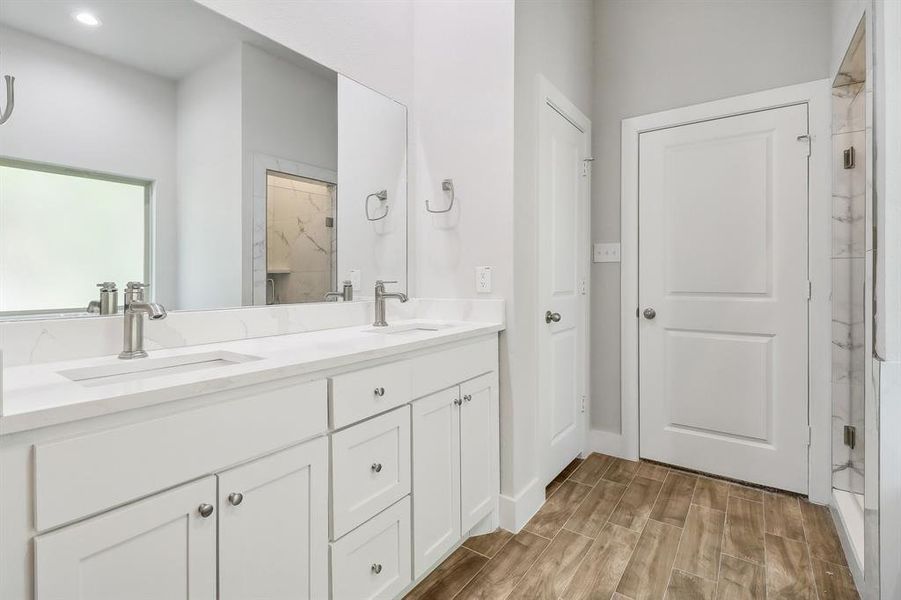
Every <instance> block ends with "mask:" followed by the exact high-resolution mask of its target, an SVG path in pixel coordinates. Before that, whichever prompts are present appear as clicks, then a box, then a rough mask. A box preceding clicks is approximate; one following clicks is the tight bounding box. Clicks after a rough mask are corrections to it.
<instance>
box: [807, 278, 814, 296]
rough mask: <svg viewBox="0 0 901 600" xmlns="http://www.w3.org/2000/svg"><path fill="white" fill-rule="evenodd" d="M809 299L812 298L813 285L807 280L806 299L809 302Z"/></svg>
mask: <svg viewBox="0 0 901 600" xmlns="http://www.w3.org/2000/svg"><path fill="white" fill-rule="evenodd" d="M811 298H813V284H812V283H811V282H810V280H809V279H808V280H807V299H808V300H810V299H811Z"/></svg>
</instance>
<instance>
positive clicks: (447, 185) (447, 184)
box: [425, 179, 456, 215]
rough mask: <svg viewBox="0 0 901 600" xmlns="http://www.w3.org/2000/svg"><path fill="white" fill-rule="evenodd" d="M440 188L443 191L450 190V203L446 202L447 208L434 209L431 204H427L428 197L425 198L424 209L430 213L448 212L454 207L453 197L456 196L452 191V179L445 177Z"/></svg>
mask: <svg viewBox="0 0 901 600" xmlns="http://www.w3.org/2000/svg"><path fill="white" fill-rule="evenodd" d="M441 190H442V191H444V192H450V204H448V205H447V208H445V209H443V210H435V209H433V208H432V205H431V204H429V200H428V198H426V201H425V209H426V210H427V211H428V212H430V213H432V214H436V215H440V214H442V213H449V212H450V211H451V210H453V208H454V197H455V196H456V193H455V192H454V180H453V179H445V180H444V181H442V182H441Z"/></svg>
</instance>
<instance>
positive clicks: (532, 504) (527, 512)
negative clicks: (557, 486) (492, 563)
mask: <svg viewBox="0 0 901 600" xmlns="http://www.w3.org/2000/svg"><path fill="white" fill-rule="evenodd" d="M543 504H544V486H543V485H541V483H539V481H538V478H537V477H536V478H535V479H533V480H532V481H530V482H529V485H527V486H526V488H525V489H524V490H523V491H521V492H520V493H519V494H517V495H516V496H507V495H504V494H501V496H500V501H499V503H498V513H499V516H500V526H501V527H502V528H503V529H506V530H507V531H512V532H513V533H518V532H519V530H520V529H522V528H523V527H525V524H526V523H528V522H529V519H531V518H532V517H533V516H534V515H535V513H537V512H538V509H540V508H541V506H542V505H543Z"/></svg>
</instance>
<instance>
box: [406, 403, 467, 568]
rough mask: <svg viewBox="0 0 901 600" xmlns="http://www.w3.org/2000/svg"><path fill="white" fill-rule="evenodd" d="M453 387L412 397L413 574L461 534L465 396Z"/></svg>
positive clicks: (432, 562) (441, 554)
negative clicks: (462, 424) (461, 470)
mask: <svg viewBox="0 0 901 600" xmlns="http://www.w3.org/2000/svg"><path fill="white" fill-rule="evenodd" d="M459 398H460V392H459V388H457V387H454V388H451V389H449V390H445V391H443V392H438V393H437V394H432V395H431V396H426V397H425V398H423V399H421V400H417V401H416V402H414V403H413V576H414V577H419V576H420V575H422V574H423V573H424V572H425V571H426V570H428V569H429V567H431V566H432V565H434V564H435V563H436V562H438V559H440V558H441V557H442V556H444V554H445V553H446V552H447V551H448V550H450V549H451V548H453V547H454V545H455V544H456V543H457V542H458V541H459V540H460V535H461V530H460V407H459V406H458V403H459V402H460V400H459Z"/></svg>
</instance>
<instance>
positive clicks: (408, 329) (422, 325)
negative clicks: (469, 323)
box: [363, 321, 454, 334]
mask: <svg viewBox="0 0 901 600" xmlns="http://www.w3.org/2000/svg"><path fill="white" fill-rule="evenodd" d="M453 326H454V324H453V323H443V322H441V321H417V322H415V323H397V324H395V325H387V326H385V327H367V328H366V329H364V330H363V331H365V332H367V333H384V334H394V333H415V332H419V331H441V330H442V329H449V328H451V327H453Z"/></svg>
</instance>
